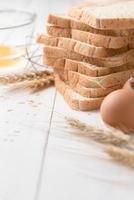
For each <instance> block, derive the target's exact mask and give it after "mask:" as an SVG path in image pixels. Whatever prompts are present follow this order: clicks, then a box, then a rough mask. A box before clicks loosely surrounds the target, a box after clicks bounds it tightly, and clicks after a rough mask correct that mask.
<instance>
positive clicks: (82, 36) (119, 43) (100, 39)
mask: <svg viewBox="0 0 134 200" xmlns="http://www.w3.org/2000/svg"><path fill="white" fill-rule="evenodd" d="M47 33H48V35H50V36H53V37H67V38H72V39H74V40H78V41H81V42H85V43H87V44H90V45H94V46H96V47H104V48H113V49H119V48H122V47H126V46H128V45H129V44H131V43H134V40H132V39H131V37H127V36H107V35H102V34H96V33H90V32H86V31H80V30H76V29H69V28H61V27H57V26H52V25H48V26H47ZM131 46H132V45H131Z"/></svg>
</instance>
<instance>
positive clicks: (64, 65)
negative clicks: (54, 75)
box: [44, 56, 134, 77]
mask: <svg viewBox="0 0 134 200" xmlns="http://www.w3.org/2000/svg"><path fill="white" fill-rule="evenodd" d="M44 64H46V65H49V66H52V67H53V68H54V69H57V70H68V71H75V72H79V73H80V74H84V75H87V76H91V77H97V76H104V75H108V74H111V73H116V72H120V71H125V70H129V69H134V65H130V64H127V65H122V66H118V67H98V66H96V65H92V64H89V63H85V62H79V61H75V60H70V59H55V58H51V57H46V56H44Z"/></svg>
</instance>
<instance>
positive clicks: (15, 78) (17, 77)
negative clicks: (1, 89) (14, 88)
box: [0, 70, 53, 84]
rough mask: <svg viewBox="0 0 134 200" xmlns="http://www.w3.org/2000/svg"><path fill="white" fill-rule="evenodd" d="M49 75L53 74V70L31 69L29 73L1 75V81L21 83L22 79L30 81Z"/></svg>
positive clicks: (4, 82)
mask: <svg viewBox="0 0 134 200" xmlns="http://www.w3.org/2000/svg"><path fill="white" fill-rule="evenodd" d="M49 75H52V76H53V73H52V72H49V71H47V70H44V71H30V72H27V73H20V74H13V75H3V76H0V83H1V84H13V83H19V82H22V81H30V80H34V79H40V78H45V77H47V76H49Z"/></svg>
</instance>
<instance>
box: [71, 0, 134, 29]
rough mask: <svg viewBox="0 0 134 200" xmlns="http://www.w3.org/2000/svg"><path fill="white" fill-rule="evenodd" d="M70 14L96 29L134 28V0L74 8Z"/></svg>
mask: <svg viewBox="0 0 134 200" xmlns="http://www.w3.org/2000/svg"><path fill="white" fill-rule="evenodd" d="M69 15H70V16H71V17H75V18H76V19H77V20H79V21H81V22H83V23H85V24H87V25H89V26H91V27H94V28H96V29H134V1H121V2H118V3H115V4H111V5H106V6H99V7H98V6H96V7H91V6H89V7H85V8H83V9H80V10H79V12H76V11H75V9H74V11H73V12H69Z"/></svg>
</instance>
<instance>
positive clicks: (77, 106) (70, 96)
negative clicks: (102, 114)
mask: <svg viewBox="0 0 134 200" xmlns="http://www.w3.org/2000/svg"><path fill="white" fill-rule="evenodd" d="M55 86H56V88H57V90H58V91H59V92H60V93H61V95H62V96H63V97H64V99H65V101H66V102H67V103H68V104H69V106H70V107H71V108H72V109H74V110H79V111H91V110H96V109H99V107H100V105H101V103H102V101H103V99H104V98H103V97H100V98H86V97H83V96H81V95H79V94H78V93H76V92H75V91H74V90H72V89H71V88H70V87H69V86H68V85H67V84H66V83H65V82H64V81H62V80H61V79H60V77H59V75H58V74H55Z"/></svg>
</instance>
